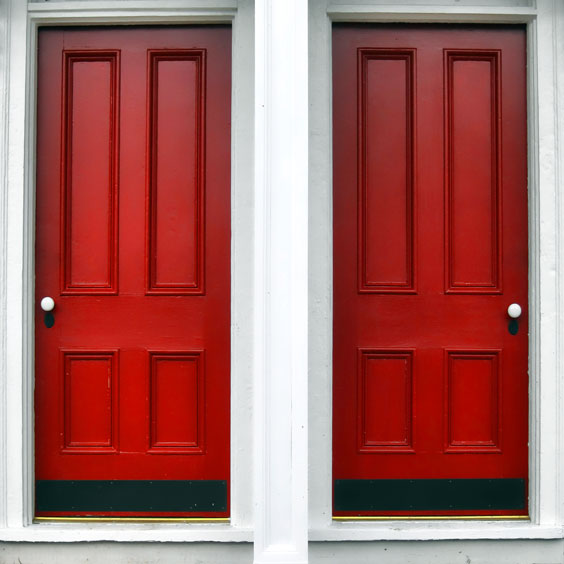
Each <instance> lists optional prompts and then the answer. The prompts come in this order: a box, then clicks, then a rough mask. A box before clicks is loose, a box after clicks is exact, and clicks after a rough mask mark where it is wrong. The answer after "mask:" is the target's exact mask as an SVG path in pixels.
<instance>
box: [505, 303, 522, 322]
mask: <svg viewBox="0 0 564 564" xmlns="http://www.w3.org/2000/svg"><path fill="white" fill-rule="evenodd" d="M522 312H523V310H522V309H521V306H520V305H519V304H511V305H510V306H509V307H508V308H507V315H509V317H512V318H513V319H517V318H518V317H520V316H521V313H522Z"/></svg>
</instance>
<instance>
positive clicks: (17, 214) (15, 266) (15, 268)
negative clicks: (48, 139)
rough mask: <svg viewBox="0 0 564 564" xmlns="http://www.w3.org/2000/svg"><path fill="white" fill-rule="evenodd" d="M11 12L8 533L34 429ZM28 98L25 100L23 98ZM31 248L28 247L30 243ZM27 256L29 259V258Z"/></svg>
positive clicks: (21, 69) (13, 10) (17, 13)
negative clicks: (28, 410)
mask: <svg viewBox="0 0 564 564" xmlns="http://www.w3.org/2000/svg"><path fill="white" fill-rule="evenodd" d="M5 3H6V4H8V6H7V8H8V10H9V18H8V29H7V31H8V34H9V38H8V51H7V53H6V59H7V65H8V66H7V69H8V76H7V82H6V85H7V98H6V101H7V114H4V116H3V117H5V118H6V119H7V125H6V128H7V132H6V141H7V166H6V184H5V187H6V200H5V203H6V222H7V224H6V232H5V233H6V247H5V249H6V255H5V260H6V273H7V276H6V287H5V288H6V312H5V313H6V318H5V320H6V321H5V322H6V334H5V339H6V341H5V347H6V350H5V352H6V359H5V362H6V364H5V368H6V371H5V376H6V388H5V392H6V396H5V399H6V405H5V413H6V421H9V422H10V423H9V427H8V428H7V429H6V442H5V444H4V448H5V449H6V475H5V480H6V489H7V492H6V521H7V525H8V527H21V526H22V525H25V524H26V523H25V520H26V518H27V511H26V502H27V499H26V497H27V491H28V481H29V475H28V472H27V467H26V465H27V462H28V460H27V459H28V457H27V455H26V446H27V437H28V435H29V433H30V429H29V427H30V425H29V423H28V424H26V421H25V416H24V404H25V403H26V400H27V398H26V396H25V393H26V375H25V368H24V361H27V360H28V359H27V358H24V355H27V352H28V351H27V350H26V351H24V346H23V343H24V334H25V332H26V331H27V327H24V325H25V324H24V315H23V311H24V308H25V307H26V303H25V300H24V296H26V292H25V289H24V286H25V285H26V281H25V277H24V261H25V258H24V253H23V252H22V251H23V249H24V245H25V244H26V243H24V239H25V238H26V234H25V233H24V230H23V229H22V226H23V225H24V213H25V211H24V210H25V204H24V198H25V192H26V190H25V168H26V167H25V163H26V160H25V139H26V135H25V133H26V127H25V125H26V95H25V93H26V71H27V59H26V53H27V3H26V2H22V1H21V0H6V1H5ZM22 94H23V95H22ZM26 242H27V243H29V241H27V240H26ZM26 254H27V253H26Z"/></svg>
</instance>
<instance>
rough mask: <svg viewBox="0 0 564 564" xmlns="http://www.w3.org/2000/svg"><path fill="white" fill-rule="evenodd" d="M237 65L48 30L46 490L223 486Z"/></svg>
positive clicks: (39, 350)
mask: <svg viewBox="0 0 564 564" xmlns="http://www.w3.org/2000/svg"><path fill="white" fill-rule="evenodd" d="M230 49H231V31H230V28H228V27H223V26H212V27H200V26H197V27H174V28H172V27H171V28H157V27H155V28H106V29H98V30H88V29H65V30H63V29H46V30H42V31H40V34H39V66H38V83H39V91H38V125H37V131H38V146H37V155H38V156H37V233H36V265H37V266H36V269H37V270H36V382H35V385H36V391H35V406H36V408H35V410H36V411H35V430H36V448H35V452H36V478H37V479H39V480H136V479H139V480H153V479H154V480H198V479H206V480H227V481H228V480H229V460H230V457H229V421H230V415H229V398H230V376H229V372H230V313H229V312H230V105H231V104H230V92H231V86H230V80H231V79H230V77H231V69H230V64H231V62H230V61H231V55H230ZM44 296H52V297H53V298H54V299H55V302H56V307H55V310H54V312H53V313H54V316H55V325H54V327H53V328H51V329H48V328H46V327H45V325H44V323H43V312H42V311H41V309H40V306H39V302H40V300H41V298H42V297H44ZM228 514H229V511H228V510H227V511H226V512H223V513H221V514H218V513H214V514H213V516H215V517H222V516H227V515H228ZM186 515H188V516H190V515H197V514H195V513H189V514H186ZM198 515H199V514H198Z"/></svg>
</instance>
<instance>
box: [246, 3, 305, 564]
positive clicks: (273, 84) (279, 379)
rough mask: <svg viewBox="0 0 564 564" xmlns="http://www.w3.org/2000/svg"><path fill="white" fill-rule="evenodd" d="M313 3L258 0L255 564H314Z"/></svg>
mask: <svg viewBox="0 0 564 564" xmlns="http://www.w3.org/2000/svg"><path fill="white" fill-rule="evenodd" d="M307 37H308V36H307V1H306V0H256V2H255V107H256V111H255V120H256V121H255V247H254V252H255V256H254V260H255V280H254V282H255V288H254V291H255V319H254V321H255V326H254V335H255V337H254V346H255V351H254V352H255V364H254V384H255V387H254V393H255V396H254V467H255V474H254V496H255V548H254V555H255V558H254V563H255V564H267V563H279V564H280V563H288V564H294V563H304V564H305V563H307V561H308V557H307V526H308V520H307V398H308V394H307V379H308V371H307V366H308V364H307V340H308V330H307V329H308V266H307V248H308V225H307V221H308V72H307V69H308V45H307Z"/></svg>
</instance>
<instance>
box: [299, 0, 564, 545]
mask: <svg viewBox="0 0 564 564" xmlns="http://www.w3.org/2000/svg"><path fill="white" fill-rule="evenodd" d="M401 4H404V3H403V2H396V3H395V4H393V5H392V4H391V3H389V4H384V3H382V2H380V1H378V0H373V1H372V2H365V1H363V0H349V1H348V2H347V3H346V4H345V3H341V2H338V1H337V2H333V1H331V0H310V54H309V56H310V69H311V71H310V85H311V103H310V131H311V135H310V155H311V156H310V257H311V258H310V339H309V343H310V354H309V358H310V411H309V420H310V424H309V430H310V441H309V442H310V459H311V460H315V461H316V464H315V465H314V466H312V467H311V468H310V476H309V496H310V507H309V514H310V536H309V538H310V540H316V541H321V540H332V541H334V540H412V539H413V540H415V539H417V540H431V539H453V538H456V539H461V538H464V539H510V538H561V537H562V514H563V513H562V494H563V493H564V490H563V485H564V482H563V478H562V475H561V474H562V472H561V468H562V469H564V468H563V467H562V464H561V461H562V456H563V454H564V449H563V444H562V441H563V438H564V433H563V428H562V426H563V424H564V418H562V416H561V415H560V414H561V413H562V412H563V408H564V402H563V392H564V388H563V387H562V383H561V380H562V372H563V365H564V340H563V338H564V300H562V299H561V298H560V294H561V292H562V290H564V277H563V276H564V263H563V262H562V261H563V256H562V251H563V250H564V247H563V246H562V242H564V241H563V236H564V232H563V231H562V227H563V226H564V200H563V199H562V196H561V195H560V194H561V192H562V191H563V190H564V185H563V176H562V171H564V162H563V160H564V129H563V128H562V121H563V118H564V90H563V89H562V76H563V73H564V57H562V55H560V57H558V49H560V53H563V52H564V51H563V50H562V46H563V43H564V3H563V2H559V1H557V0H556V1H553V0H538V1H537V2H536V5H537V7H536V8H535V7H531V6H525V7H523V4H524V2H517V1H515V2H512V1H511V0H507V1H505V2H503V1H499V2H497V1H493V2H491V4H492V5H491V6H475V5H466V6H465V5H460V4H459V3H457V4H456V5H454V3H451V5H440V6H439V5H433V6H427V5H414V3H412V4H410V5H401ZM406 4H407V3H406ZM445 4H446V3H445ZM462 4H463V3H462ZM468 4H470V2H469V3H468ZM351 21H354V22H419V23H422V22H428V23H429V22H448V23H481V24H488V23H490V24H493V23H498V24H499V23H521V24H526V26H527V35H528V44H527V51H528V55H527V66H528V161H529V162H528V165H529V241H530V253H529V255H530V258H529V279H530V284H529V286H530V290H529V308H530V363H529V373H530V408H529V409H530V416H529V421H530V426H529V428H530V431H529V436H530V461H529V468H530V488H529V493H530V514H531V521H530V522H519V521H513V522H510V521H508V522H501V521H489V522H488V521H481V520H477V521H472V522H468V521H466V522H460V521H457V520H450V521H443V520H441V521H435V522H429V521H421V520H419V521H418V520H413V521H400V520H397V521H381V522H377V521H376V522H375V521H371V522H360V521H356V522H354V521H353V522H336V521H335V522H334V521H332V519H331V515H332V507H331V474H332V472H331V461H332V452H331V439H330V437H331V436H332V420H331V412H332V389H331V387H332V376H331V362H332V331H333V328H332V251H333V247H332V245H333V242H332V160H331V146H332V144H331V122H332V107H331V92H332V83H331V27H332V23H333V22H351ZM558 81H560V82H558ZM320 93H322V94H321V95H320ZM559 188H560V189H559ZM430 523H432V524H430Z"/></svg>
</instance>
